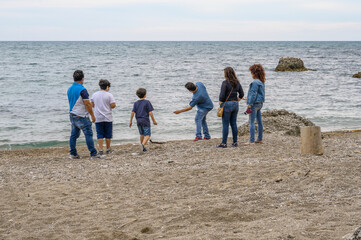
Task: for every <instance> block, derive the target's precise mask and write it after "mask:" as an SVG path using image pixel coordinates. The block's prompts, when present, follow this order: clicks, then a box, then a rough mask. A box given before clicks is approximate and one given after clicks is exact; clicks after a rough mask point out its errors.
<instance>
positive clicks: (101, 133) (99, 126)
mask: <svg viewBox="0 0 361 240" xmlns="http://www.w3.org/2000/svg"><path fill="white" fill-rule="evenodd" d="M95 127H96V130H97V139H98V146H99V150H100V151H103V138H104V122H100V123H95Z"/></svg>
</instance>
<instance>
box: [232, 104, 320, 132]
mask: <svg viewBox="0 0 361 240" xmlns="http://www.w3.org/2000/svg"><path fill="white" fill-rule="evenodd" d="M262 123H263V132H264V133H276V132H281V133H283V134H286V135H291V136H300V127H303V126H314V125H315V124H314V123H313V122H311V121H310V120H308V119H307V118H304V117H301V116H298V115H297V114H296V113H293V112H288V111H286V110H285V109H280V110H278V109H273V110H268V111H265V112H263V113H262ZM256 130H257V121H256ZM247 134H249V123H248V122H247V123H245V124H243V125H241V126H240V127H239V128H238V135H239V136H244V135H247Z"/></svg>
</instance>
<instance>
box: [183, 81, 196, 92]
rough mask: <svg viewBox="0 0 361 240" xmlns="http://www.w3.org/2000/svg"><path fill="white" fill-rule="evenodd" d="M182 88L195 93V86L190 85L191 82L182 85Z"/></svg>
mask: <svg viewBox="0 0 361 240" xmlns="http://www.w3.org/2000/svg"><path fill="white" fill-rule="evenodd" d="M184 86H185V87H186V89H188V90H189V91H195V90H196V89H197V87H196V85H194V83H192V82H187V83H186V85H184Z"/></svg>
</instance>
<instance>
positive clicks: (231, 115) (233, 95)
mask: <svg viewBox="0 0 361 240" xmlns="http://www.w3.org/2000/svg"><path fill="white" fill-rule="evenodd" d="M224 78H225V79H226V80H225V81H223V82H222V87H221V93H220V94H219V104H220V105H221V107H222V106H223V104H224V102H226V100H227V98H228V100H227V102H226V103H225V106H224V111H223V116H222V125H223V130H222V133H223V137H222V143H221V144H220V145H218V146H217V147H218V148H226V147H227V138H228V130H229V125H231V128H232V135H233V144H232V146H233V147H237V146H238V143H237V135H238V130H237V115H238V109H239V105H238V102H239V101H241V99H242V98H243V96H244V93H243V89H242V86H241V84H240V83H239V81H238V78H237V76H236V73H235V72H234V70H233V68H231V67H226V68H225V69H224ZM228 96H229V97H228Z"/></svg>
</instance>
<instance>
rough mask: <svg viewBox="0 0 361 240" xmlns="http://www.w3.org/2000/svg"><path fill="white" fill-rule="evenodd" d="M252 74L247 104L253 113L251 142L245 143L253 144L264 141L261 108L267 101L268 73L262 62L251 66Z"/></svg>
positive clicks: (251, 118) (250, 118)
mask: <svg viewBox="0 0 361 240" xmlns="http://www.w3.org/2000/svg"><path fill="white" fill-rule="evenodd" d="M249 71H250V72H251V74H252V78H253V79H254V80H253V82H252V83H251V84H250V85H249V89H248V95H247V104H248V108H250V109H252V113H251V114H249V130H250V137H249V143H245V144H244V145H253V144H255V143H262V137H263V124H262V114H261V109H262V107H263V103H264V101H265V81H266V73H265V71H264V68H263V67H262V65H261V64H254V65H252V66H251V67H250V68H249ZM255 119H257V124H258V138H257V141H255V136H254V135H255V124H254V121H255Z"/></svg>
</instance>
